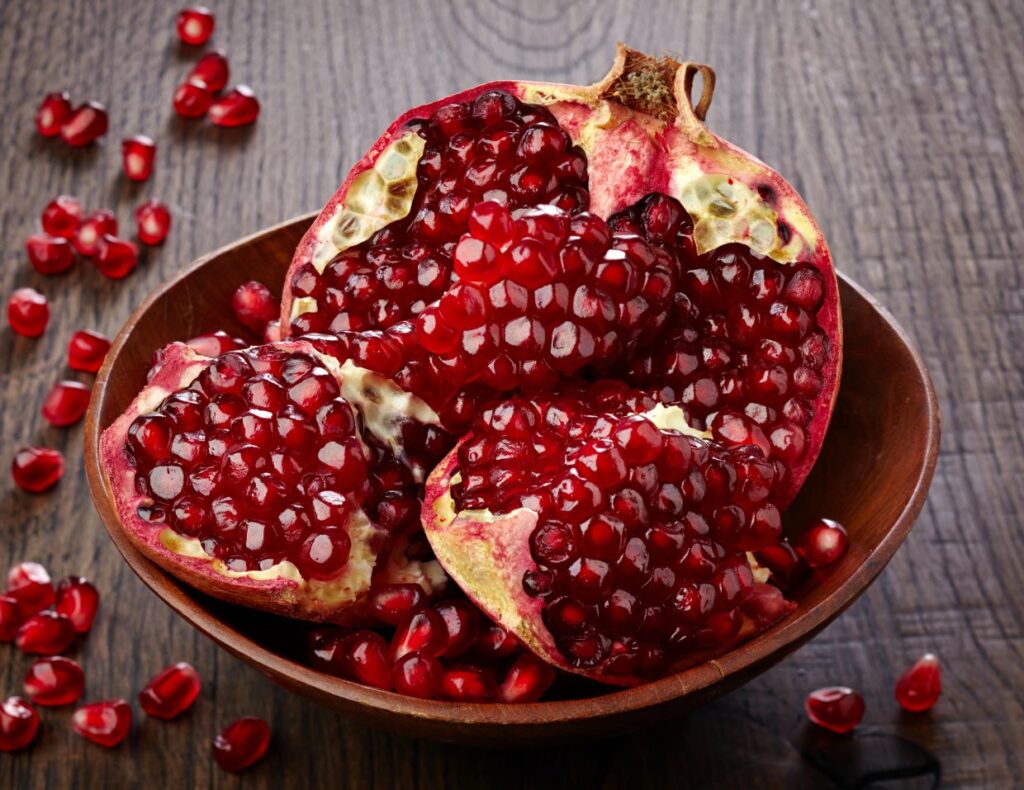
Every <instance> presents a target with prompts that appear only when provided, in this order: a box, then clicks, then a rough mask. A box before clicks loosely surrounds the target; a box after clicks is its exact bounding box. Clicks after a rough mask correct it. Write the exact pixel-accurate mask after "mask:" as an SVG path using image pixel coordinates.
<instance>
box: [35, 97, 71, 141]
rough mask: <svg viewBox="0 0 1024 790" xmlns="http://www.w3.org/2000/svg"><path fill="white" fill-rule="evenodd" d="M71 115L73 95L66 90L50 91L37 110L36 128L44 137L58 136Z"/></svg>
mask: <svg viewBox="0 0 1024 790" xmlns="http://www.w3.org/2000/svg"><path fill="white" fill-rule="evenodd" d="M70 117H71V97H70V96H69V95H68V94H67V93H64V92H61V93H48V94H46V96H45V97H44V98H43V101H42V103H41V104H40V105H39V109H38V110H36V129H38V130H39V134H41V135H42V136H43V137H56V136H57V135H58V134H60V127H62V126H63V125H64V123H65V122H66V121H67V119H68V118H70Z"/></svg>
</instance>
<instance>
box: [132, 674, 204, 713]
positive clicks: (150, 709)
mask: <svg viewBox="0 0 1024 790" xmlns="http://www.w3.org/2000/svg"><path fill="white" fill-rule="evenodd" d="M199 689H200V681H199V673H198V672H196V670H195V669H194V668H193V667H192V665H191V664H186V663H185V662H183V661H182V662H180V663H178V664H172V665H171V666H169V667H167V668H166V669H164V670H163V671H161V672H160V673H159V674H158V675H157V676H156V677H154V678H153V679H152V680H151V681H149V683H147V684H146V687H145V688H144V689H142V691H140V692H139V705H140V706H142V709H143V710H144V711H145V712H146V714H147V715H148V716H152V717H154V718H157V719H164V720H168V721H169V720H170V719H173V718H175V717H176V716H180V715H181V714H182V713H184V712H185V711H186V710H188V709H189V708H190V707H192V703H193V702H195V700H196V697H198V696H199Z"/></svg>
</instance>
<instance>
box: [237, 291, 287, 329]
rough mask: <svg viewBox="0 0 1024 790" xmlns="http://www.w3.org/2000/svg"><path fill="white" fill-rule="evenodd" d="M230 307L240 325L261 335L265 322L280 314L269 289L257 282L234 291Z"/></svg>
mask: <svg viewBox="0 0 1024 790" xmlns="http://www.w3.org/2000/svg"><path fill="white" fill-rule="evenodd" d="M231 307H232V309H233V310H234V311H235V317H236V318H237V319H238V320H239V321H240V322H241V323H243V324H245V325H246V326H247V327H249V329H251V330H252V331H254V332H258V333H259V334H263V330H264V329H265V328H266V326H267V322H268V321H270V320H271V319H273V318H274V317H275V316H277V315H278V314H279V313H280V312H281V309H280V307H279V306H278V304H277V302H276V300H275V299H274V295H273V294H272V293H271V292H270V289H269V288H267V286H265V285H264V284H263V283H261V282H259V281H257V280H249V281H248V282H245V283H242V284H241V285H240V286H238V288H237V289H235V293H234V295H233V296H232V298H231Z"/></svg>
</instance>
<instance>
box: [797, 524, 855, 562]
mask: <svg viewBox="0 0 1024 790" xmlns="http://www.w3.org/2000/svg"><path fill="white" fill-rule="evenodd" d="M849 544H850V538H849V536H848V535H847V534H846V528H845V527H843V525H842V524H840V523H839V522H838V521H833V520H832V519H830V518H820V519H818V520H817V521H815V522H814V523H813V524H811V526H810V527H808V528H807V529H805V530H804V531H803V533H802V534H801V535H800V537H799V539H797V542H796V550H797V552H798V553H799V554H800V556H801V557H803V559H804V561H805V562H806V563H807V564H808V565H809V566H811V567H812V568H819V567H821V566H824V565H831V564H832V563H833V562H835V561H836V560H838V559H839V558H840V557H842V556H843V554H845V553H846V549H847V547H848V546H849Z"/></svg>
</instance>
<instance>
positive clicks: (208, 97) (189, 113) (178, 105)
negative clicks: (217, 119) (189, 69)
mask: <svg viewBox="0 0 1024 790" xmlns="http://www.w3.org/2000/svg"><path fill="white" fill-rule="evenodd" d="M173 103H174V111H175V112H176V113H178V115H180V116H181V117H182V118H202V117H203V116H204V115H206V112H207V110H209V109H210V106H211V105H212V104H213V92H212V91H211V90H210V89H209V88H208V87H207V85H206V83H205V82H203V81H202V80H201V79H198V78H196V77H193V78H192V79H190V80H187V81H185V82H183V83H182V84H181V85H179V86H178V87H177V88H175V89H174V97H173Z"/></svg>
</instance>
